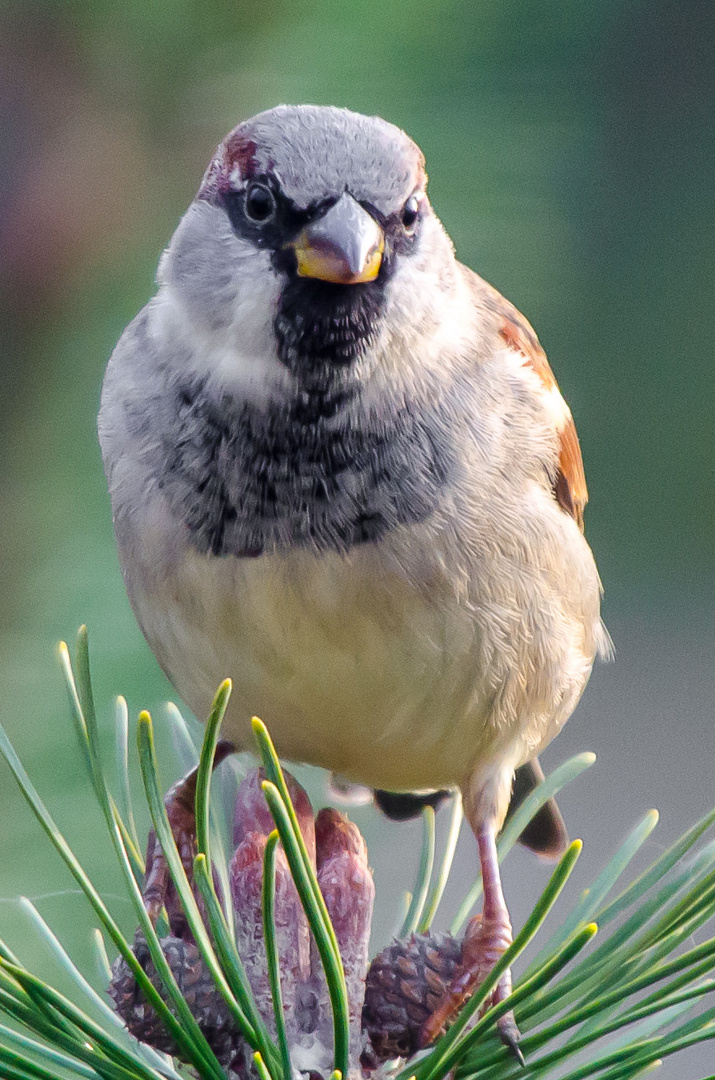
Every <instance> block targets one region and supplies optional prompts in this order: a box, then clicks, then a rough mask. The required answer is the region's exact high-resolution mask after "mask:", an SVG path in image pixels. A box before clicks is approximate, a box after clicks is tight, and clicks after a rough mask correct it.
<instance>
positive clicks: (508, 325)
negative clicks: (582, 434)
mask: <svg viewBox="0 0 715 1080" xmlns="http://www.w3.org/2000/svg"><path fill="white" fill-rule="evenodd" d="M484 284H485V286H486V287H487V289H488V296H487V302H488V306H489V307H490V308H491V309H492V311H493V312H494V313H495V314H496V316H497V320H498V333H499V336H500V337H501V338H502V340H503V341H504V342H505V344H506V345H508V346H509V348H511V349H514V350H515V351H516V352H519V353H521V355H522V356H523V357H524V359H525V361H526V363H527V364H528V365H529V367H530V368H531V369H532V371H533V372H534V373H535V374H536V375H537V376H538V377H539V379H540V381H541V384H542V386H543V388H544V391H545V393H546V394H548V396H549V398H550V404H551V405H552V410H553V414H554V422H555V426H556V431H557V435H558V438H559V460H558V471H557V474H556V476H555V478H554V485H553V491H554V497H555V498H556V500H557V502H558V503H559V505H560V506H561V507H562V508H563V509H564V510H565V511H566V513H567V514H570V515H571V517H572V518H574V520H575V521H576V522H577V524H578V526H579V528H580V529H583V511H584V507H585V505H586V503H587V502H588V490H587V488H586V476H585V474H584V471H583V458H582V456H581V447H580V446H579V441H578V434H577V433H576V425H575V424H574V422H573V417H572V416H571V410H570V409H569V407H568V405H567V404H566V402H565V401H564V399H563V397H562V396H561V392H560V390H559V387H558V384H557V382H556V379H555V377H554V373H553V371H552V370H551V367H550V366H549V361H548V360H547V359H546V353H545V352H544V350H543V349H542V347H541V345H540V344H539V339H538V338H537V336H536V334H535V332H534V329H533V327H532V326H531V324H530V323H529V322H528V320H527V319H525V318H524V316H523V315H522V314H521V313H520V312H519V311H517V309H516V308H515V307H514V305H513V304H510V303H509V301H508V300H506V299H505V298H504V297H503V296H502V295H501V294H500V293H498V292H497V291H496V289H494V288H493V287H492V286H491V285H487V283H486V282H484Z"/></svg>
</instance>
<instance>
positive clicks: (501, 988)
mask: <svg viewBox="0 0 715 1080" xmlns="http://www.w3.org/2000/svg"><path fill="white" fill-rule="evenodd" d="M510 944H511V926H510V924H509V923H508V921H505V919H503V918H491V919H484V918H483V917H482V916H481V915H476V916H475V917H474V918H473V919H471V920H470V922H469V924H468V926H467V931H466V934H465V938H464V945H463V949H462V963H461V965H460V969H459V971H458V972H457V974H456V975H455V977H454V979H453V980H452V983H451V985H450V987H449V989H448V990H447V993H446V994H445V995H444V997H443V999H442V1001H441V1002H440V1004H439V1005H438V1006H437V1008H436V1009H435V1011H434V1012H433V1013H432V1015H431V1016H430V1017H429V1019H428V1020H427V1021H426V1023H425V1024H424V1026H423V1028H422V1033H421V1037H420V1045H421V1046H429V1045H430V1044H431V1043H433V1042H434V1041H435V1040H436V1039H437V1037H438V1036H439V1035H440V1034H441V1033H442V1032H443V1031H444V1030H445V1029H446V1028H447V1027H448V1026H449V1024H450V1023H452V1021H453V1020H454V1019H455V1018H456V1016H457V1014H458V1013H459V1010H460V1009H461V1008H462V1006H463V1005H464V1004H465V1003H466V1001H467V1000H468V999H469V998H470V997H471V996H472V994H473V993H474V991H475V990H476V989H477V987H478V986H480V985H481V984H482V983H483V982H484V980H485V979H486V978H487V976H488V975H489V973H490V971H491V970H492V969H493V967H494V965H495V963H496V962H497V960H498V959H499V957H500V956H502V955H503V954H504V952H505V951H506V949H507V948H508V946H509V945H510ZM510 994H511V972H510V971H505V972H504V973H503V975H502V976H501V978H500V979H499V982H498V983H497V985H496V986H495V988H494V990H493V991H492V992H491V994H490V995H489V997H488V998H487V999H486V1001H485V1002H484V1003H483V1004H482V1006H481V1008H480V1010H479V1015H480V1017H481V1016H483V1015H484V1013H485V1012H487V1010H488V1009H491V1008H493V1007H494V1006H495V1005H498V1004H499V1003H500V1002H502V1001H505V1000H506V999H507V998H508V997H509V995H510ZM497 1028H498V1031H499V1035H500V1037H501V1040H502V1042H503V1043H504V1044H505V1046H508V1047H509V1048H510V1050H511V1052H512V1053H513V1055H514V1057H515V1058H516V1060H517V1061H518V1062H519V1064H520V1065H522V1066H524V1065H525V1061H524V1055H523V1054H522V1052H521V1050H520V1048H519V1040H520V1039H521V1033H520V1031H519V1028H518V1027H517V1024H516V1020H515V1018H514V1013H513V1012H512V1011H511V1010H510V1011H509V1012H508V1013H505V1014H504V1016H501V1017H500V1018H499V1020H498V1021H497Z"/></svg>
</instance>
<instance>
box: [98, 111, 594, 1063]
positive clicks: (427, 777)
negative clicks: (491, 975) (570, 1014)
mask: <svg viewBox="0 0 715 1080" xmlns="http://www.w3.org/2000/svg"><path fill="white" fill-rule="evenodd" d="M426 185H427V174H426V171H425V159H424V156H423V154H422V152H421V150H420V149H419V147H418V146H417V144H416V143H415V142H414V141H413V140H412V139H411V138H410V137H409V136H408V135H407V134H405V132H403V131H402V130H401V129H400V128H398V127H396V126H395V125H393V124H390V123H388V122H387V121H385V120H382V119H380V118H378V117H368V116H364V115H361V114H358V113H355V112H352V111H349V110H347V109H343V108H334V107H328V106H314V105H296V106H289V105H281V106H277V107H275V108H272V109H269V110H267V111H265V112H262V113H259V114H258V115H256V116H254V117H253V118H251V119H249V120H245V121H243V122H242V123H240V124H239V125H238V126H237V127H236V128H235V129H234V130H233V131H232V132H231V133H230V134H229V135H228V136H227V137H226V138H225V139H224V140H223V142H222V143H221V144H220V145H219V146H218V148H217V150H216V152H215V154H214V156H213V158H212V160H211V162H210V164H209V167H208V169H207V171H206V173H205V175H204V177H203V180H202V182H201V185H200V187H199V190H198V192H197V194H196V197H195V198H194V200H193V201H192V203H191V205H190V206H189V208H188V210H187V212H186V214H185V215H184V217H183V218H182V219H181V221H180V223H179V225H178V227H177V229H176V231H175V233H174V235H173V237H172V238H171V241H170V243H169V245H168V247H167V249H166V250H165V251H164V253H163V254H162V256H161V259H160V262H159V268H158V275H157V282H158V289H157V291H156V294H155V295H154V297H153V298H152V299H151V300H149V302H148V304H147V305H146V306H145V307H144V308H143V309H142V311H141V312H140V313H139V314H138V315H137V316H136V318H135V319H134V320H133V321H132V322H131V323H130V324H129V326H128V327H127V328H126V329H125V331H124V333H123V334H122V336H121V338H120V340H119V342H118V344H117V346H116V347H115V349H114V351H113V353H112V355H111V358H110V360H109V364H108V367H107V370H106V374H105V378H104V383H103V389H102V396H101V406H100V412H99V419H98V430H99V438H100V443H101V449H102V455H103V461H104V467H105V472H106V477H107V482H108V487H109V492H110V496H111V503H112V513H113V523H114V530H115V535H116V541H117V548H118V554H119V561H120V564H121V569H122V573H123V577H124V581H125V584H126V590H127V593H128V596H129V599H130V602H131V604H132V607H133V609H134V612H135V614H136V617H137V620H138V622H139V625H140V627H141V629H142V631H143V633H144V635H145V637H146V639H147V641H148V643H149V645H150V647H151V649H152V650H153V652H154V654H155V656H156V658H157V660H158V662H159V664H160V665H161V667H162V668H163V669H164V671H165V672H166V674H167V675H168V677H169V679H170V680H171V681H172V682H173V684H174V686H175V687H176V689H177V690H178V692H179V694H180V695H181V697H182V698H183V699H184V701H185V702H186V703H187V704H188V705H189V707H190V708H191V709H192V710H193V712H194V713H195V714H196V715H197V716H198V717H203V716H205V715H207V713H208V709H209V707H210V703H211V700H212V697H213V694H214V691H215V688H216V686H217V685H218V684H219V682H220V681H221V680H223V679H224V678H226V677H230V678H231V680H232V682H233V687H234V690H233V695H232V698H231V703H230V706H229V710H228V712H227V715H226V717H225V721H224V732H225V734H226V737H227V738H228V739H230V740H231V741H232V742H233V743H234V745H235V746H236V747H238V748H239V749H250V747H251V745H252V744H251V724H250V721H251V717H252V716H253V715H254V714H257V715H259V716H260V717H261V718H262V719H263V720H264V721H265V722H266V724H267V725H268V727H269V729H270V730H271V732H272V735H273V737H274V740H275V742H276V745H277V746H278V748H279V750H280V752H281V754H282V756H283V757H284V758H286V759H288V760H291V761H296V762H308V763H310V764H313V765H318V766H323V767H325V768H326V769H329V770H331V771H332V772H333V773H335V774H337V775H340V776H342V777H344V778H346V780H347V781H348V782H351V783H355V784H359V785H365V786H367V787H369V788H371V789H374V790H376V791H378V792H381V793H382V795H381V796H378V798H381V799H382V802H383V804H384V806H385V808H386V809H387V810H388V812H390V811H392V812H393V816H396V817H400V816H402V817H404V816H409V813H410V812H414V810H415V808H419V806H421V805H422V804H423V803H424V802H425V801H427V802H429V800H430V799H432V802H433V803H434V802H435V801H436V800H437V798H438V797H439V796H438V794H437V795H436V796H435V795H430V793H439V792H440V791H441V790H452V789H459V790H460V791H461V794H462V798H463V804H464V811H465V816H466V819H467V820H468V822H469V824H470V826H471V828H472V831H473V833H474V835H475V837H476V841H477V848H478V855H479V863H480V868H481V874H482V880H483V911H482V922H481V927H480V932H479V934H476V935H475V944H474V946H473V948H472V950H471V954H470V956H469V960H468V966H469V969H470V973H471V975H470V977H471V985H475V983H476V981H477V980H479V979H481V978H483V977H484V975H485V973H486V972H488V971H489V970H490V968H491V967H492V966H493V964H494V963H495V962H496V960H497V959H498V958H499V956H501V955H502V954H503V952H504V951H505V949H506V948H507V947H508V945H509V943H510V942H511V940H512V929H511V923H510V919H509V913H508V908H507V905H506V902H505V899H504V894H503V890H502V886H501V880H500V874H499V866H498V862H497V853H496V837H497V835H498V832H499V830H500V828H501V826H502V824H503V822H504V819H505V816H506V814H507V809H508V806H509V801H510V796H511V792H512V786H513V782H514V776H515V774H517V775H518V776H521V778H522V781H523V782H522V788H523V783H524V782H525V783H526V784H527V786H528V785H530V784H532V785H533V783H535V782H536V780H538V776H539V769H538V761H537V755H538V753H539V751H540V750H542V749H543V748H544V747H545V746H546V745H547V744H548V743H549V742H550V741H551V740H552V739H553V737H554V736H555V735H556V734H557V733H558V732H559V731H560V729H561V727H562V726H563V724H564V723H565V721H566V720H567V719H568V717H569V716H570V714H571V713H572V712H573V710H574V708H575V706H576V704H577V702H578V700H579V698H580V697H581V694H582V692H583V690H584V687H585V685H586V682H587V680H588V678H589V675H590V673H591V669H592V666H593V663H594V660H595V658H596V656H598V655H599V654H600V655H602V656H607V654H608V653H609V649H610V644H609V637H608V634H607V631H606V629H605V627H604V624H603V622H602V620H601V614H600V603H601V583H600V579H599V575H598V572H597V569H596V565H595V561H594V557H593V554H592V552H591V549H590V547H589V545H588V543H587V542H586V539H585V538H584V534H583V510H584V506H585V504H586V500H587V489H586V482H585V478H584V470H583V462H582V457H581V451H580V448H579V441H578V436H577V433H576V428H575V426H574V422H573V419H572V416H571V412H570V410H569V408H568V406H567V404H566V402H565V400H564V398H563V397H562V395H561V393H560V392H559V389H558V386H557V383H556V380H555V378H554V375H553V373H552V371H551V368H550V366H549V363H548V361H547V359H546V355H545V353H544V351H543V349H542V348H541V345H540V344H539V341H538V339H537V337H536V334H535V332H534V330H533V329H532V327H531V325H530V324H529V322H528V321H527V320H526V319H525V318H524V317H523V316H522V315H521V314H520V313H519V312H518V311H517V309H516V308H515V307H514V306H513V305H512V304H511V303H510V302H509V301H508V300H506V299H505V298H504V297H503V296H502V295H500V293H499V292H498V291H497V290H496V289H495V288H493V287H492V286H491V285H489V284H488V283H487V282H486V281H485V280H483V279H482V278H481V277H479V276H478V275H477V274H476V273H475V272H474V271H472V270H471V269H469V268H467V267H466V266H464V265H462V264H461V263H460V262H459V261H458V260H457V258H456V255H455V250H454V246H453V244H452V241H451V240H450V238H449V236H448V235H447V233H446V231H445V229H444V227H443V226H442V224H441V223H440V221H439V219H438V217H437V216H436V214H435V212H434V210H433V209H432V206H431V204H430V201H429V198H428V195H427V190H426ZM411 792H418V793H423V794H418V795H410V794H409V793H411ZM425 793H426V794H425ZM561 824H562V823H560V822H559V820H558V819H554V818H553V815H552V818H551V821H550V824H549V823H547V825H548V828H547V833H548V836H547V838H546V840H544V839H543V837H542V838H541V839H539V837H532V842H533V844H534V846H536V847H537V848H538V847H539V844H540V843H541V845H542V849H543V850H545V851H546V852H547V853H548V852H549V850H550V848H553V847H554V846H556V847H558V845H559V844H560V843H561V841H562V839H563V836H562V829H561ZM549 828H550V830H551V831H550V833H549ZM465 978H466V976H465ZM464 985H465V982H464V979H462V982H461V983H460V986H461V987H462V988H463V987H464ZM510 986H511V983H510V976H509V973H508V972H506V973H505V974H504V975H503V976H502V978H501V979H500V981H499V983H498V985H497V988H496V990H495V993H494V997H493V1001H501V1000H504V998H505V997H507V996H508V994H509V992H510ZM460 993H461V990H460V992H459V993H458V991H457V989H456V988H455V989H454V993H453V995H452V1001H451V1004H450V1002H447V1005H446V1007H445V1009H443V1010H442V1012H443V1015H444V1016H446V1015H447V1013H449V1011H450V1008H456V1007H457V1004H458V999H459V997H460ZM462 997H463V994H462ZM500 1028H501V1032H502V1036H503V1038H505V1040H506V1041H508V1042H511V1043H512V1045H516V1042H517V1040H518V1030H517V1029H516V1027H515V1024H514V1022H513V1018H511V1019H510V1018H509V1016H508V1015H507V1017H502V1020H501V1021H500ZM434 1034H435V1031H434V1030H430V1031H429V1032H427V1033H426V1036H425V1037H426V1038H433V1037H434Z"/></svg>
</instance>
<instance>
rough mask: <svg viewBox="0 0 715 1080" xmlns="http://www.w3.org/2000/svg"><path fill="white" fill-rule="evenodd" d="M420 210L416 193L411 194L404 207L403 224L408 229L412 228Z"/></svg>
mask: <svg viewBox="0 0 715 1080" xmlns="http://www.w3.org/2000/svg"><path fill="white" fill-rule="evenodd" d="M419 212H420V204H419V202H418V201H417V196H416V195H410V197H409V199H408V200H407V202H406V203H405V205H404V206H403V207H402V224H403V225H404V226H405V228H406V229H412V228H413V227H414V224H415V222H416V221H417V217H418V215H419Z"/></svg>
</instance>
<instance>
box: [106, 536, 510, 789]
mask: <svg viewBox="0 0 715 1080" xmlns="http://www.w3.org/2000/svg"><path fill="white" fill-rule="evenodd" d="M128 584H129V589H130V595H131V599H132V602H133V604H134V607H135V610H136V612H137V616H138V618H139V621H140V623H141V625H142V628H143V630H144V633H145V634H146V636H147V638H148V640H149V643H150V645H151V646H152V648H153V650H154V652H155V653H156V655H157V657H158V659H159V660H160V662H161V664H162V666H163V667H164V668H165V670H166V671H167V673H168V675H169V677H170V678H171V680H172V681H173V682H174V683H175V685H176V686H177V688H178V690H179V691H180V693H181V694H182V696H183V697H184V698H185V700H186V701H187V702H188V704H189V705H190V706H191V708H192V709H193V710H194V712H195V713H196V714H197V716H199V717H200V718H203V717H204V716H205V715H206V714H207V712H208V708H209V705H210V702H211V698H212V696H213V694H214V692H215V690H216V688H217V686H218V684H219V682H220V681H221V680H222V679H224V678H226V677H227V676H228V677H230V678H231V679H232V680H233V683H234V691H233V696H232V704H231V708H230V712H229V714H228V717H227V720H226V734H227V735H228V736H229V737H230V738H232V739H234V740H235V741H236V742H237V743H238V744H239V745H241V746H243V747H246V748H251V746H252V740H251V735H250V718H251V716H252V715H254V714H257V715H259V716H261V718H262V719H263V720H265V722H266V723H267V724H268V725H269V727H270V730H271V732H272V734H273V737H274V739H275V741H276V743H277V745H278V747H279V748H280V752H281V754H282V755H284V756H285V757H286V758H288V759H293V760H299V761H309V762H311V763H313V764H318V765H323V766H325V767H327V768H331V769H333V770H335V771H338V772H341V773H343V774H344V775H346V776H349V777H352V778H354V779H357V780H360V781H361V782H363V783H368V784H371V785H373V786H382V787H392V788H400V787H402V788H409V787H425V786H430V785H439V784H446V783H454V782H455V781H457V780H458V779H459V778H460V776H461V775H462V773H463V771H464V769H465V756H468V757H474V756H480V755H482V756H483V755H484V754H485V753H488V750H489V743H490V742H491V740H492V739H493V733H492V732H491V731H490V729H489V725H488V723H487V711H488V710H486V708H485V704H486V703H485V702H484V700H483V699H482V696H481V695H480V665H479V656H480V647H479V643H478V641H477V640H476V635H475V625H474V621H473V618H472V617H471V615H470V613H469V611H468V610H467V609H466V608H463V607H461V606H460V605H459V604H458V603H456V602H454V603H445V602H444V597H443V595H441V596H440V595H438V594H439V592H440V590H435V597H434V599H433V600H432V601H430V600H429V599H428V598H427V596H426V594H425V591H424V590H422V589H418V588H416V587H415V586H414V584H413V583H411V582H409V581H408V580H407V578H406V577H405V575H404V574H403V573H401V572H400V571H399V569H398V568H397V567H395V566H391V565H390V560H389V558H386V553H385V551H384V550H383V551H382V553H380V552H378V550H377V549H376V548H375V547H374V546H372V545H366V546H363V547H361V548H359V549H354V550H353V552H352V553H351V554H350V555H347V556H340V555H337V554H335V553H324V554H321V555H315V554H311V553H308V552H305V551H296V552H293V553H291V554H289V555H271V556H264V557H261V558H256V559H236V558H230V557H229V558H215V557H212V556H203V555H200V554H199V553H197V552H195V551H193V550H191V549H185V551H184V554H183V556H182V557H181V559H180V561H178V562H177V563H175V564H174V566H173V567H172V568H171V570H170V572H169V574H168V576H167V577H165V578H164V580H163V582H162V583H161V585H159V583H158V581H157V579H156V577H154V579H153V581H152V583H151V584H148V579H147V578H144V581H143V583H142V584H140V583H139V581H138V580H137V578H136V577H135V578H134V579H133V581H131V580H130V581H129V582H128Z"/></svg>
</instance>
